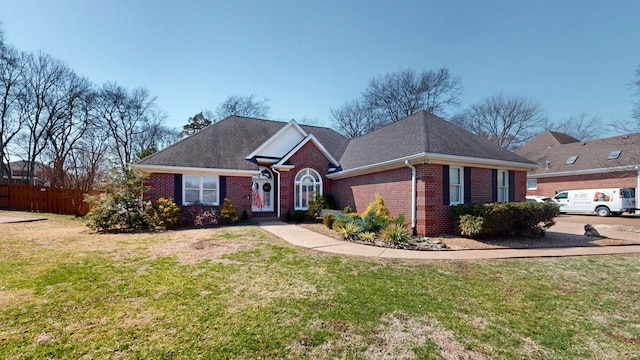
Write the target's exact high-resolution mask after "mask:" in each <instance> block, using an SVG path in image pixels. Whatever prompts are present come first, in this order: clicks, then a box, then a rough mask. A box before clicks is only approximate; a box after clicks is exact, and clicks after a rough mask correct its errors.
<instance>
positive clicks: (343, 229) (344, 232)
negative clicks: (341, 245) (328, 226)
mask: <svg viewBox="0 0 640 360" xmlns="http://www.w3.org/2000/svg"><path fill="white" fill-rule="evenodd" d="M336 231H337V232H338V235H340V236H342V238H344V239H345V240H355V239H356V238H357V236H358V233H360V227H359V226H358V225H357V224H356V223H353V222H348V223H345V224H344V225H342V226H340V227H339V228H337V229H336Z"/></svg>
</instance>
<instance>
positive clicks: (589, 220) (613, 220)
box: [556, 214, 640, 226]
mask: <svg viewBox="0 0 640 360" xmlns="http://www.w3.org/2000/svg"><path fill="white" fill-rule="evenodd" d="M556 222H558V223H560V222H563V223H580V224H582V225H584V224H591V225H595V224H604V225H626V226H640V215H632V214H625V215H621V216H607V217H602V216H598V215H595V214H590V215H572V214H565V215H560V216H559V217H557V218H556Z"/></svg>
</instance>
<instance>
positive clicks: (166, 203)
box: [151, 198, 182, 229]
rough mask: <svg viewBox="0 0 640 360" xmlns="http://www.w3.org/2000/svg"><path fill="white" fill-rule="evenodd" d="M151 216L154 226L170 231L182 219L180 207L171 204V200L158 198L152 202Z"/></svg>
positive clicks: (173, 203)
mask: <svg viewBox="0 0 640 360" xmlns="http://www.w3.org/2000/svg"><path fill="white" fill-rule="evenodd" d="M151 207H152V208H153V216H152V217H151V221H152V222H153V224H154V225H156V226H161V227H164V228H165V229H170V228H172V227H174V226H176V225H178V224H180V220H181V219H182V214H181V211H180V207H179V206H178V205H176V203H175V202H173V199H165V198H160V199H158V200H156V201H154V202H153V204H152V205H151Z"/></svg>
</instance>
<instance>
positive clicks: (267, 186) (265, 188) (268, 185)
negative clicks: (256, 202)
mask: <svg viewBox="0 0 640 360" xmlns="http://www.w3.org/2000/svg"><path fill="white" fill-rule="evenodd" d="M262 191H264V192H269V191H271V184H269V183H265V184H263V185H262Z"/></svg>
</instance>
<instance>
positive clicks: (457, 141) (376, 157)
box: [340, 111, 530, 170]
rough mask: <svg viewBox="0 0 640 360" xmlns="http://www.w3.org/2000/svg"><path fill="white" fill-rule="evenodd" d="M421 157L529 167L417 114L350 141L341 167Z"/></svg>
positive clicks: (500, 150) (517, 158)
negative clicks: (431, 155) (486, 160)
mask: <svg viewBox="0 0 640 360" xmlns="http://www.w3.org/2000/svg"><path fill="white" fill-rule="evenodd" d="M421 153H431V154H443V155H452V156H463V157H472V158H478V159H492V160H502V161H509V162H520V163H530V161H529V160H527V159H525V158H523V157H521V156H519V155H517V154H515V153H513V152H511V151H508V150H506V149H503V148H501V147H498V146H496V145H495V144H493V143H491V142H490V141H488V140H485V139H483V138H481V137H479V136H476V135H473V134H471V133H470V132H468V131H466V130H464V129H462V128H461V127H459V126H456V125H454V124H452V123H450V122H448V121H446V120H443V119H441V118H439V117H437V116H435V115H433V114H430V113H428V112H426V111H420V112H417V113H415V114H413V115H411V116H408V117H406V118H404V119H402V120H399V121H396V122H393V123H391V124H389V125H387V126H385V127H383V128H380V129H378V130H376V131H373V132H371V133H369V134H366V135H364V136H361V137H359V138H356V139H353V140H351V142H350V143H349V146H347V149H346V151H345V153H344V155H343V156H342V158H341V159H340V164H341V165H342V169H343V170H349V169H354V168H359V167H363V166H368V165H373V164H377V163H381V162H385V161H391V160H395V159H400V158H403V157H407V156H412V155H417V154H421Z"/></svg>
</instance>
